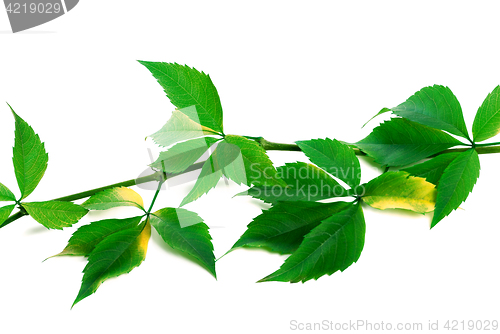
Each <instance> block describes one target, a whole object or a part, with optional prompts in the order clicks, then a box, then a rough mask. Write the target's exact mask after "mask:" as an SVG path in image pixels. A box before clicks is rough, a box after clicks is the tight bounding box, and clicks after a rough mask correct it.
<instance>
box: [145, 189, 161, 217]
mask: <svg viewBox="0 0 500 334" xmlns="http://www.w3.org/2000/svg"><path fill="white" fill-rule="evenodd" d="M163 182H164V180H160V181H159V182H158V188H157V189H156V192H155V195H154V197H153V200H152V201H151V205H150V206H149V209H148V212H146V215H147V216H148V218H149V215H150V214H151V210H152V209H153V205H154V204H155V202H156V198H157V197H158V194H159V193H160V190H161V186H162V185H163Z"/></svg>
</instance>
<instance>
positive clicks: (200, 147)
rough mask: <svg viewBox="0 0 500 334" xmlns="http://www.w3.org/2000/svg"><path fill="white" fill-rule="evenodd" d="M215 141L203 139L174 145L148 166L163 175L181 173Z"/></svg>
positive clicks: (208, 138) (215, 140) (213, 139)
mask: <svg viewBox="0 0 500 334" xmlns="http://www.w3.org/2000/svg"><path fill="white" fill-rule="evenodd" d="M217 141H218V139H216V138H211V137H205V138H198V139H192V140H189V141H185V142H182V143H178V144H175V145H174V146H172V147H171V148H169V149H168V150H167V151H165V152H161V153H160V156H159V157H158V159H157V160H156V161H155V162H153V163H152V164H151V165H150V166H151V167H153V168H156V169H158V170H161V171H163V172H165V173H180V172H183V171H184V170H186V168H188V167H189V166H191V165H192V164H193V163H195V162H196V161H197V160H198V159H199V158H200V157H201V156H202V155H203V153H205V152H206V151H207V150H208V148H209V147H210V146H212V145H213V144H215V143H216V142H217Z"/></svg>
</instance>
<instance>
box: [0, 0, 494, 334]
mask: <svg viewBox="0 0 500 334" xmlns="http://www.w3.org/2000/svg"><path fill="white" fill-rule="evenodd" d="M499 10H500V5H498V2H496V1H476V2H474V4H472V2H461V1H349V2H348V1H310V2H308V3H306V2H296V1H252V2H246V3H243V2H234V1H233V2H229V1H210V2H209V1H204V2H201V1H200V2H196V1H133V2H132V1H111V0H108V1H91V0H85V1H81V2H80V3H79V4H78V5H77V6H76V7H75V8H74V9H73V10H72V11H70V12H69V13H68V14H66V15H64V16H63V17H61V18H59V19H56V20H54V21H53V22H49V23H47V24H45V25H42V26H39V27H36V28H33V29H31V30H29V31H26V32H22V33H18V34H12V33H11V32H10V31H9V30H10V26H9V23H8V19H7V15H6V13H5V11H3V9H2V10H0V32H1V33H0V48H1V49H0V50H1V51H0V101H2V104H3V103H4V101H7V102H9V103H10V104H11V105H12V106H13V108H14V109H15V110H16V112H17V113H18V114H19V115H20V116H21V117H23V118H24V119H25V120H26V121H27V122H28V123H29V124H30V125H31V126H32V127H33V128H34V129H35V131H36V132H37V133H38V134H39V135H40V137H41V139H42V141H44V142H45V144H46V148H47V151H48V152H49V166H48V169H47V172H46V174H45V177H44V178H43V180H42V182H41V183H40V185H39V187H38V188H37V189H36V191H35V192H34V193H33V194H32V195H31V196H30V197H29V199H30V200H32V201H37V200H48V199H52V198H55V197H60V196H65V195H68V194H72V193H75V192H80V191H83V190H87V189H91V188H95V187H99V186H103V185H107V184H110V183H115V182H120V181H123V180H127V179H131V178H135V177H137V176H138V175H139V174H140V173H141V172H143V171H144V170H145V169H146V166H147V164H149V163H150V158H149V154H148V150H147V149H148V148H152V149H153V153H154V154H156V153H157V150H156V151H155V149H154V145H153V144H152V143H151V142H150V140H149V139H148V140H147V141H144V138H145V137H146V136H147V135H149V134H151V133H153V132H155V131H156V130H158V129H159V128H160V127H161V126H162V125H163V124H164V123H165V122H166V120H167V119H168V118H169V116H170V112H171V111H172V110H173V109H174V107H173V106H172V105H171V104H170V103H169V101H168V99H167V98H166V96H165V94H164V93H163V91H162V89H161V87H160V86H159V85H158V84H157V83H156V81H155V80H154V79H153V77H152V76H151V75H150V74H149V72H148V71H147V70H146V69H145V68H143V67H142V66H141V65H140V64H139V63H137V62H136V60H149V61H165V62H178V63H181V64H188V65H189V66H193V67H196V68H197V69H199V70H203V71H205V72H206V73H209V74H210V75H211V77H212V80H213V82H214V84H215V85H216V87H217V88H218V91H219V95H220V97H221V101H222V105H223V108H224V130H225V132H226V133H230V134H240V135H253V136H264V137H265V138H267V139H268V140H272V141H278V142H288V143H291V142H294V141H296V140H304V139H311V138H325V137H330V138H337V139H340V140H344V141H350V142H354V141H357V140H359V139H361V138H363V137H365V136H366V135H367V134H368V133H369V132H370V131H371V129H372V128H373V127H374V126H375V125H376V124H377V123H378V122H379V121H381V120H382V119H383V118H379V119H376V120H375V121H373V122H372V123H371V124H370V125H369V126H368V127H367V128H365V129H363V130H361V125H362V124H363V123H364V122H365V121H366V120H367V119H369V118H370V117H371V116H372V115H373V114H375V113H377V112H378V111H379V110H380V109H381V108H382V107H392V106H394V105H397V104H399V103H401V102H403V101H404V100H405V99H406V98H408V97H409V96H410V95H412V94H413V93H414V92H415V91H417V90H419V89H420V88H422V87H424V86H428V85H433V84H442V85H447V86H449V87H450V88H451V89H452V91H453V92H454V93H455V95H456V96H457V97H458V99H459V101H460V102H461V105H462V108H463V110H464V116H465V120H466V122H467V124H468V127H469V131H470V129H471V125H472V121H473V119H474V115H475V112H476V110H477V108H478V107H479V105H480V104H481V103H482V101H483V99H484V98H485V97H486V95H487V94H488V93H489V92H490V91H491V90H492V89H493V88H494V87H495V86H496V85H498V84H500V65H499V61H498V60H499V56H500V54H499V53H500V52H499V50H500V47H499V43H498V36H499V35H498V29H499V28H500V27H499V23H498V22H499V21H498V13H499ZM13 141H14V120H13V117H12V115H11V114H10V112H9V110H8V107H7V105H6V104H3V105H0V182H2V183H3V184H5V185H6V186H8V187H9V188H10V189H12V190H13V191H14V192H15V193H16V194H17V195H18V194H19V192H18V191H17V188H16V186H17V185H16V181H15V176H14V171H13V168H12V163H11V157H12V145H13ZM269 155H270V157H271V158H272V159H273V161H274V162H275V163H276V165H280V164H282V163H284V162H285V161H286V162H293V161H297V160H301V161H306V160H305V158H304V156H303V154H302V153H300V152H270V153H269ZM480 158H481V176H480V179H479V181H478V184H477V185H476V187H475V188H474V191H473V193H472V194H471V196H470V197H469V199H468V200H467V201H466V202H465V203H463V204H462V205H461V208H462V209H463V210H460V209H459V210H457V211H456V212H453V213H452V214H451V215H450V216H449V217H447V218H446V219H444V220H443V221H442V222H440V223H439V224H438V226H436V227H435V228H434V229H432V230H429V223H430V220H431V218H432V214H430V215H426V216H423V215H418V214H411V213H406V212H400V211H395V210H393V211H385V212H383V211H377V210H374V209H371V208H368V207H366V208H365V218H366V224H367V231H366V242H365V247H364V251H363V254H362V255H361V258H360V259H359V261H358V263H356V264H354V265H352V266H351V267H350V268H348V269H347V270H346V271H345V272H343V273H335V274H334V275H332V276H329V277H328V276H327V277H322V278H320V279H319V280H318V281H314V280H313V281H309V282H307V283H305V284H302V283H299V284H288V283H275V282H271V283H258V284H256V283H255V282H256V281H257V280H259V279H260V278H262V277H264V276H266V275H268V274H269V273H271V272H273V271H274V270H276V269H277V268H279V266H280V265H281V264H282V262H283V260H284V259H285V257H284V256H279V255H275V254H270V253H268V252H266V251H263V250H236V251H234V252H232V253H230V254H228V255H226V256H225V257H223V258H222V259H221V260H219V261H218V262H217V266H216V269H217V273H218V280H215V279H214V278H213V277H212V276H211V275H210V274H209V273H208V272H207V271H205V270H204V269H202V268H201V267H199V266H198V265H196V264H193V263H192V262H191V261H189V260H187V259H186V258H184V257H182V256H180V255H179V254H178V253H177V252H174V251H171V250H169V249H168V247H165V246H163V245H162V242H161V239H160V238H159V236H158V235H157V234H156V232H153V236H152V239H151V241H150V244H149V251H148V256H147V258H146V261H145V262H144V263H143V264H142V265H141V266H140V267H139V268H136V269H134V270H133V271H132V272H131V273H130V274H128V275H124V276H122V277H119V278H117V279H112V280H109V281H107V282H105V283H104V284H103V285H102V286H101V287H100V288H99V290H98V291H97V293H96V294H94V295H92V296H90V297H89V298H87V299H85V300H83V301H82V302H80V303H79V304H77V305H76V306H75V307H74V308H73V310H71V311H70V307H71V304H72V302H73V300H74V298H75V297H76V295H77V292H78V290H79V285H80V281H81V277H82V274H81V271H82V270H83V268H84V266H85V261H84V260H83V259H77V258H71V257H70V258H55V259H50V260H47V261H46V262H43V263H42V261H43V260H44V259H45V258H46V257H48V256H50V255H53V254H55V253H58V252H59V251H60V250H62V248H64V246H65V244H66V242H67V240H68V239H69V237H70V236H71V233H73V232H74V230H76V227H74V228H67V229H65V230H64V231H48V230H46V229H45V228H43V227H41V226H40V225H39V224H37V223H36V222H35V221H34V220H33V219H31V218H30V217H25V218H22V219H21V220H18V221H16V222H15V223H13V224H11V225H9V226H7V227H5V228H3V229H1V230H0V332H1V333H44V332H49V331H50V332H51V333H68V332H69V333H88V332H90V331H92V332H93V333H103V332H105V331H109V332H111V331H112V332H114V333H138V332H141V333H148V332H157V333H199V332H212V333H289V332H298V331H297V330H296V331H292V330H291V329H290V321H292V320H297V321H298V322H303V323H307V322H321V321H323V320H328V321H333V322H338V323H341V322H349V321H356V320H366V321H370V322H372V323H378V324H380V323H381V322H382V321H383V322H384V323H388V322H391V323H393V324H396V323H398V322H402V323H405V322H411V323H413V322H421V323H423V324H424V329H426V328H427V325H428V321H429V320H431V321H433V322H435V321H439V326H440V327H441V329H442V326H443V325H444V323H445V322H446V320H458V321H461V320H466V321H467V320H488V319H489V320H493V319H496V320H500V319H499V317H498V315H499V314H500V312H499V311H500V307H499V297H500V293H499V287H498V282H499V279H500V273H499V270H498V255H499V254H500V242H499V241H498V240H499V232H500V227H499V226H500V222H499V219H498V217H497V215H498V195H497V192H496V189H497V187H498V186H499V185H500V181H499V180H498V177H497V175H498V165H499V163H500V157H498V156H493V155H492V156H481V157H480ZM362 165H363V175H362V181H363V182H366V181H368V180H370V179H371V178H372V177H374V176H376V175H378V173H380V170H378V169H377V168H376V167H375V166H373V165H371V164H369V162H368V160H366V159H364V160H363V162H362ZM191 185H192V183H191V184H188V185H185V186H178V187H173V188H171V189H169V190H168V191H162V192H161V194H160V197H159V199H158V201H157V203H156V205H155V209H160V208H162V207H165V206H177V205H179V203H180V201H181V199H182V198H183V196H184V195H185V194H186V193H187V192H188V191H189V187H190V186H191ZM134 189H136V190H137V191H138V192H140V193H141V195H142V196H143V197H144V199H145V202H148V201H149V200H150V199H151V198H152V195H153V191H150V190H145V189H139V188H137V187H135V188H134ZM242 190H244V188H243V187H238V186H236V185H234V184H230V185H229V186H227V185H225V184H224V182H221V183H220V184H219V186H218V188H216V189H215V190H212V191H211V192H210V193H209V194H208V195H205V196H203V197H202V198H200V199H199V200H198V201H196V202H194V203H191V204H189V205H187V206H186V208H187V209H190V210H193V211H196V212H198V213H199V214H200V215H201V216H202V217H203V218H204V219H205V221H206V223H207V224H208V225H209V226H211V227H212V229H211V233H212V236H213V238H214V245H215V255H216V257H219V256H221V255H222V254H224V253H225V252H226V251H227V250H228V249H229V248H230V247H231V245H232V244H233V243H234V242H235V241H236V240H237V239H238V237H239V236H240V235H241V234H242V233H243V232H244V230H245V227H246V225H247V224H248V223H249V222H250V221H251V220H252V218H253V217H255V216H257V215H258V214H259V213H260V210H261V209H263V208H266V207H267V206H266V205H263V204H261V203H259V202H258V201H256V200H250V199H247V198H244V197H237V198H231V197H232V195H234V194H235V193H237V192H240V191H242ZM136 213H137V212H136V211H134V209H133V208H123V209H113V210H109V212H106V213H104V214H94V213H92V214H89V215H87V216H86V217H84V218H83V219H82V222H81V223H79V225H78V226H80V225H81V224H84V223H88V222H90V221H92V220H96V219H101V218H102V217H111V216H113V217H126V216H129V215H133V214H136ZM309 332H310V331H309ZM443 332H444V331H443Z"/></svg>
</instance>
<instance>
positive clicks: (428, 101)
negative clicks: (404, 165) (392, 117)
mask: <svg viewBox="0 0 500 334" xmlns="http://www.w3.org/2000/svg"><path fill="white" fill-rule="evenodd" d="M391 110H392V112H393V113H394V114H396V115H398V116H401V117H404V118H407V119H409V120H410V121H413V122H417V123H420V124H423V125H427V126H429V127H431V128H435V129H440V130H444V131H448V132H449V133H451V134H454V135H456V136H460V137H464V138H467V139H469V133H468V132H467V126H466V125H465V121H464V115H463V114H462V107H460V103H459V102H458V100H457V98H456V97H455V95H453V93H452V92H451V90H450V89H449V88H448V87H445V86H439V85H434V86H429V87H424V88H422V89H421V90H419V91H418V92H416V93H415V94H414V95H412V96H411V97H410V98H408V100H406V102H403V103H401V104H400V105H398V106H397V107H394V108H391Z"/></svg>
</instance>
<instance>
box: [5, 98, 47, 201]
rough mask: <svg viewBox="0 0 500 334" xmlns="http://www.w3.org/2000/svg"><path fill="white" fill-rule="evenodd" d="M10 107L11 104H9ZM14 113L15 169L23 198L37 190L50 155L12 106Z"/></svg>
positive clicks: (13, 159)
mask: <svg viewBox="0 0 500 334" xmlns="http://www.w3.org/2000/svg"><path fill="white" fill-rule="evenodd" d="M9 107H10V105H9ZM10 109H11V111H12V114H13V115H14V118H15V120H16V130H15V144H14V155H13V158H12V161H13V162H14V171H15V174H16V179H17V184H18V186H19V190H20V191H21V199H24V198H26V197H27V196H28V195H29V194H31V193H32V192H33V190H35V188H36V186H37V185H38V183H39V182H40V180H41V179H42V177H43V174H45V170H46V169H47V162H48V161H49V156H48V154H47V152H45V146H44V144H43V143H42V142H41V140H40V137H39V136H38V135H37V134H36V133H35V131H33V129H32V128H31V126H29V125H28V123H26V122H25V121H24V120H23V119H22V118H21V117H19V116H18V115H17V114H16V113H15V112H14V110H13V109H12V107H10Z"/></svg>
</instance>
